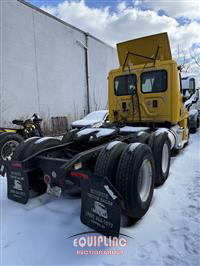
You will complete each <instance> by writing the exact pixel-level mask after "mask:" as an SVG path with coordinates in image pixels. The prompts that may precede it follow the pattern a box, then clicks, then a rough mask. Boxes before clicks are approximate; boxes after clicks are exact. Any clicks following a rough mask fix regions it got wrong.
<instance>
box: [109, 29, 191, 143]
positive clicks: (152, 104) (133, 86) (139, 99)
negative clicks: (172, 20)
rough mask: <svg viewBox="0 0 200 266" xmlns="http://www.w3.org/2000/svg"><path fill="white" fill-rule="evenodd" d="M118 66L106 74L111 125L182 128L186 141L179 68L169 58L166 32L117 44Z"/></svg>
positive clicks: (185, 111)
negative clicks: (175, 126) (107, 77)
mask: <svg viewBox="0 0 200 266" xmlns="http://www.w3.org/2000/svg"><path fill="white" fill-rule="evenodd" d="M117 51H118V58H119V63H120V66H119V68H118V69H114V70H112V71H110V73H109V116H110V122H111V123H125V124H131V125H141V124H142V125H143V124H146V125H148V126H158V127H168V128H169V127H171V126H174V125H177V124H178V125H179V126H180V127H181V128H182V129H183V139H187V137H188V131H187V123H188V122H187V121H188V111H187V109H186V108H185V107H184V103H183V94H182V86H181V77H180V69H179V67H178V65H177V63H176V61H175V60H173V59H172V56H171V49H170V45H169V40H168V36H167V33H161V34H156V35H152V36H147V37H143V38H139V39H135V40H130V41H126V42H122V43H119V44H118V45H117Z"/></svg>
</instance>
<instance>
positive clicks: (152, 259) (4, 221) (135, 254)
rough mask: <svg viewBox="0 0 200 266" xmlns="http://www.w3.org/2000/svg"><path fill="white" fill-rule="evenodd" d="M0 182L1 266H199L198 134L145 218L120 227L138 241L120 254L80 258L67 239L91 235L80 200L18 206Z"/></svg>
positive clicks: (36, 201) (47, 200) (45, 200)
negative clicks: (83, 222) (78, 235)
mask: <svg viewBox="0 0 200 266" xmlns="http://www.w3.org/2000/svg"><path fill="white" fill-rule="evenodd" d="M0 179H1V253H0V256H1V264H2V265H107V266H108V265H195V266H196V265H200V131H199V132H198V133H196V134H195V135H191V139H190V144H189V145H188V146H187V147H186V148H185V149H184V150H183V151H181V152H180V154H179V155H178V156H176V157H174V158H172V161H171V168H170V175H169V178H168V180H167V181H166V183H165V184H164V185H163V186H161V187H160V188H156V189H155V193H154V197H153V200H152V204H151V207H150V209H149V211H148V212H147V214H146V215H145V216H144V217H143V219H141V220H140V221H139V222H137V223H135V224H133V225H131V226H129V227H123V228H121V233H124V234H127V235H129V236H131V237H133V238H134V239H128V238H127V242H128V243H127V246H126V247H124V248H123V251H124V253H123V254H122V255H109V256H108V255H87V256H86V255H76V251H77V248H75V247H73V238H70V239H67V237H69V236H71V235H74V234H77V233H81V232H84V231H87V230H89V229H88V228H87V227H86V226H85V225H83V224H81V222H80V220H79V214H80V199H79V198H74V197H70V196H68V195H63V196H62V197H61V198H59V199H55V198H51V197H50V196H48V195H43V196H42V197H40V198H35V199H32V200H31V201H30V202H29V203H28V204H27V205H20V204H17V203H15V202H12V201H10V200H8V199H7V197H6V180H5V178H0ZM79 249H80V248H79ZM87 249H88V248H87ZM93 249H94V248H93ZM96 249H97V248H96ZM101 249H103V250H105V249H106V247H104V248H103V247H101ZM107 249H108V248H107ZM112 249H116V248H112ZM120 249H122V248H120Z"/></svg>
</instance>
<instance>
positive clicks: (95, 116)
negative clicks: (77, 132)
mask: <svg viewBox="0 0 200 266" xmlns="http://www.w3.org/2000/svg"><path fill="white" fill-rule="evenodd" d="M107 113H108V111H107V110H105V111H95V112H92V113H90V114H88V115H86V116H85V117H84V118H83V119H84V120H99V121H100V120H103V119H104V117H105V115H106V114H107Z"/></svg>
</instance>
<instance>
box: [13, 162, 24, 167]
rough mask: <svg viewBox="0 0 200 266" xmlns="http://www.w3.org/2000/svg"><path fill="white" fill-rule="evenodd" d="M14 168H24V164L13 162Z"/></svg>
mask: <svg viewBox="0 0 200 266" xmlns="http://www.w3.org/2000/svg"><path fill="white" fill-rule="evenodd" d="M12 166H13V167H16V168H22V164H21V163H18V162H12Z"/></svg>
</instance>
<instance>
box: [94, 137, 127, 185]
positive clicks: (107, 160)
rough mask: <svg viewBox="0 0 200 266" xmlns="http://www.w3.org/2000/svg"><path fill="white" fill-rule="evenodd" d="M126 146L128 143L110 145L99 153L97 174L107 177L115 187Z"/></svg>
mask: <svg viewBox="0 0 200 266" xmlns="http://www.w3.org/2000/svg"><path fill="white" fill-rule="evenodd" d="M126 146H127V144H126V143H124V142H120V141H113V142H110V143H108V145H106V147H105V148H104V149H103V150H102V151H101V152H100V153H99V156H98V158H97V161H96V165H95V173H96V174H97V175H100V176H106V177H107V178H108V179H109V180H110V182H111V183H112V184H113V185H115V179H116V172H117V166H118V162H119V159H120V156H121V154H122V152H123V150H124V149H125V148H126Z"/></svg>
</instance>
